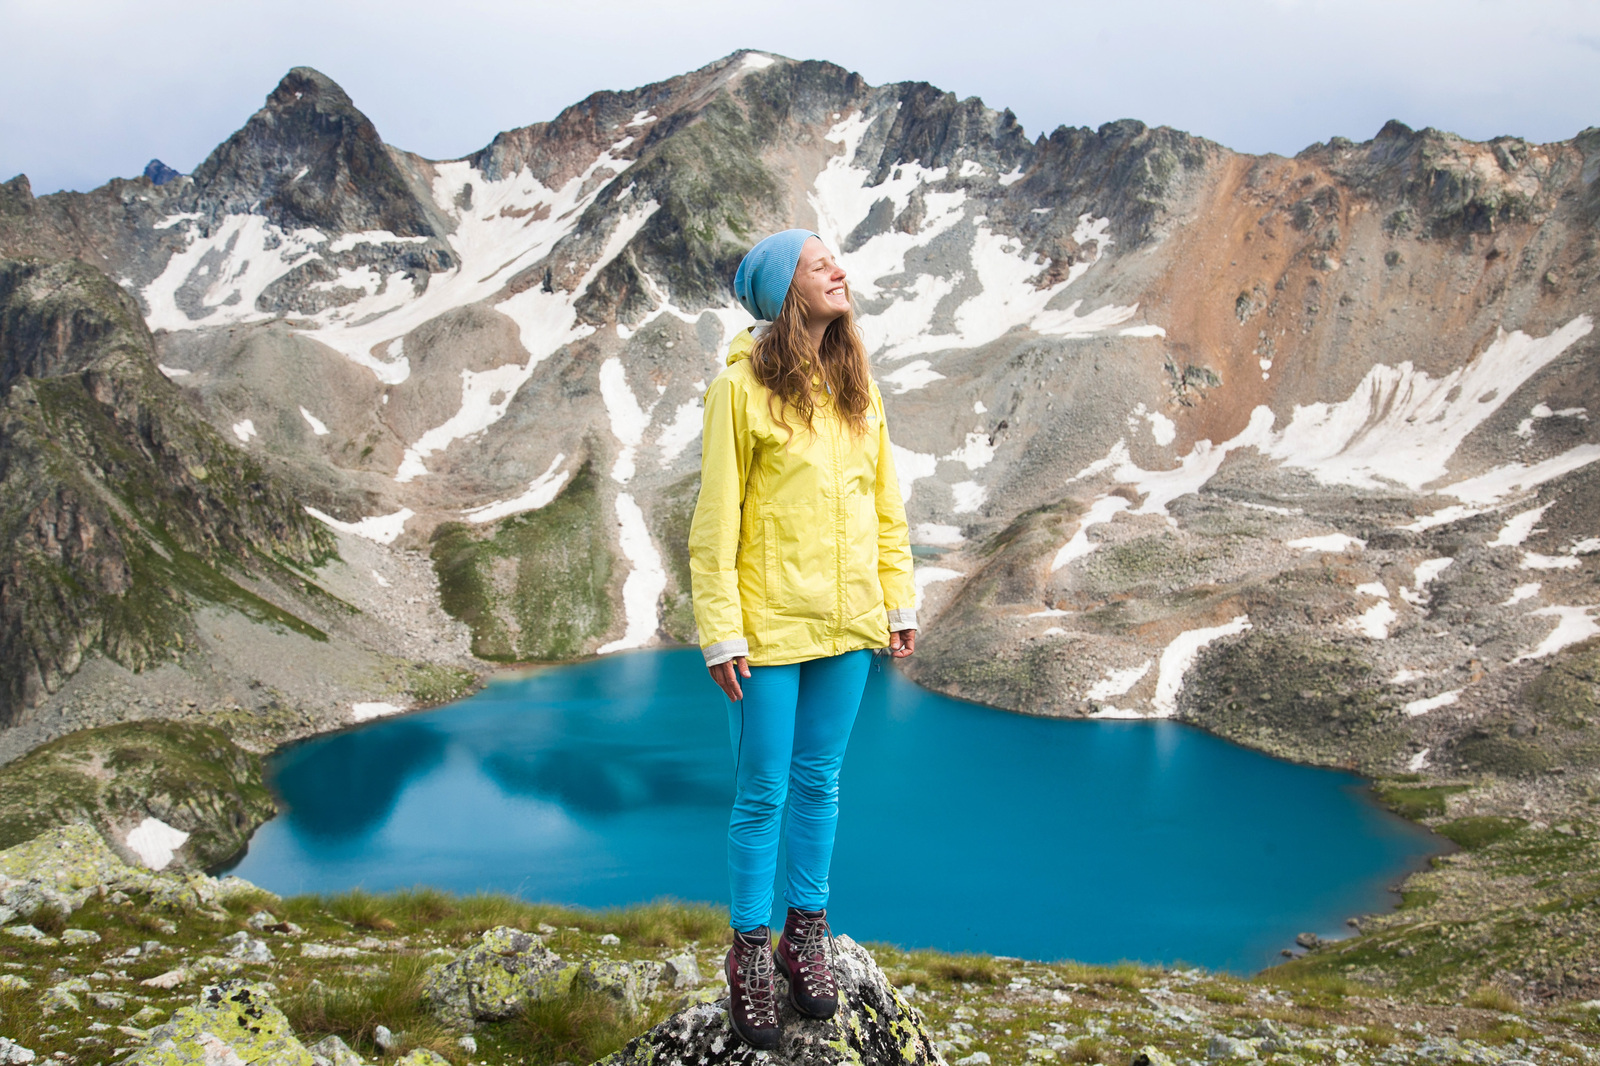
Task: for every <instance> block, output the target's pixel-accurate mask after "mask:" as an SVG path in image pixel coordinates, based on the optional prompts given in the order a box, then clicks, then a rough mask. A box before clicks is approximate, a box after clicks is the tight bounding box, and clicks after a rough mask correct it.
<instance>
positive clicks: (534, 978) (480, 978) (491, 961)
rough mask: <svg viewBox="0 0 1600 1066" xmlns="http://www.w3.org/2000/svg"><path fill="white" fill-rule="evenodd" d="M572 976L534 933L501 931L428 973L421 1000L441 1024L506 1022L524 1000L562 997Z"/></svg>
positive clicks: (574, 969) (465, 1025)
mask: <svg viewBox="0 0 1600 1066" xmlns="http://www.w3.org/2000/svg"><path fill="white" fill-rule="evenodd" d="M577 972H578V967H577V966H573V965H569V964H567V963H564V962H562V960H561V956H559V955H557V954H556V953H555V952H553V951H551V950H550V949H549V948H547V947H545V946H544V940H543V939H542V938H541V937H540V936H538V935H537V934H535V933H528V932H524V931H522V930H520V929H511V928H507V927H504V926H502V927H499V928H495V929H491V930H489V931H488V932H487V933H484V934H483V937H482V939H480V940H479V941H478V943H477V944H476V945H474V946H473V947H472V948H470V949H469V950H467V951H466V952H464V953H463V954H461V955H460V956H458V957H456V958H455V959H452V960H451V961H450V962H447V963H443V964H441V965H438V966H435V967H433V968H432V969H431V970H429V971H428V976H427V980H426V982H425V983H424V986H423V995H424V996H425V997H426V998H427V1000H428V1002H429V1003H430V1004H431V1005H432V1007H433V1010H434V1012H435V1013H436V1014H438V1015H439V1017H440V1018H441V1019H443V1020H444V1021H447V1022H450V1023H453V1024H455V1025H459V1026H462V1027H463V1028H468V1029H470V1028H471V1027H472V1026H473V1025H474V1024H476V1023H478V1022H492V1021H502V1020H504V1019H506V1018H509V1017H511V1016H513V1015H515V1014H517V1013H519V1012H520V1011H521V1010H522V1008H523V1007H524V1006H526V1005H527V1003H528V1002H529V1001H530V1000H537V999H544V998H546V997H548V996H561V995H566V993H567V990H568V989H569V988H570V987H571V986H572V980H573V976H574V975H575V974H576V973H577Z"/></svg>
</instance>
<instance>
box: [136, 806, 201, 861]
mask: <svg viewBox="0 0 1600 1066" xmlns="http://www.w3.org/2000/svg"><path fill="white" fill-rule="evenodd" d="M188 839H189V834H188V833H185V832H184V831H183V830H182V829H174V828H173V827H172V826H170V825H168V824H167V823H166V822H163V821H162V820H161V819H159V818H151V817H146V818H145V820H144V821H142V822H140V823H139V824H138V825H136V826H134V827H133V828H132V829H130V830H128V836H127V838H126V841H127V845H128V850H129V851H131V852H133V853H134V854H135V855H137V856H139V858H140V859H141V860H142V861H143V862H144V864H145V865H146V866H148V867H150V869H152V870H165V869H166V868H167V867H168V866H169V865H171V863H172V854H173V852H175V851H177V850H178V849H179V848H181V847H183V845H184V842H185V841H187V840H188Z"/></svg>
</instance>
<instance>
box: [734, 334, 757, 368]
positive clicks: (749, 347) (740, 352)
mask: <svg viewBox="0 0 1600 1066" xmlns="http://www.w3.org/2000/svg"><path fill="white" fill-rule="evenodd" d="M755 347H756V338H755V333H754V330H753V329H747V330H744V331H742V332H740V333H739V334H738V335H737V336H736V337H734V338H733V340H732V341H731V342H730V343H729V344H728V365H729V366H732V365H733V364H734V363H737V362H738V361H739V360H741V359H748V358H750V353H751V352H753V351H755Z"/></svg>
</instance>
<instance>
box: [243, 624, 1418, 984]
mask: <svg viewBox="0 0 1600 1066" xmlns="http://www.w3.org/2000/svg"><path fill="white" fill-rule="evenodd" d="M727 737H728V734H727V719H726V713H725V711H724V709H723V703H722V701H721V698H720V696H719V695H718V694H717V692H716V690H715V689H714V688H713V687H712V686H711V684H710V682H709V681H708V680H707V679H706V676H705V669H704V667H703V666H702V665H701V664H700V657H699V654H698V652H696V651H694V650H692V649H691V650H685V651H671V652H653V653H641V654H633V655H624V656H616V657H612V658H608V659H604V660H600V661H596V662H590V663H583V664H579V665H575V666H568V667H560V668H552V669H546V670H541V671H538V672H536V673H532V674H529V675H525V676H522V677H516V678H505V679H501V680H498V681H496V682H495V683H493V684H491V685H490V686H489V687H488V688H487V689H486V690H484V691H483V692H481V693H479V694H477V695H476V696H474V697H472V698H471V699H468V700H465V701H463V702H462V703H460V704H457V705H455V706H452V707H447V708H441V709H439V710H437V711H431V712H427V713H424V714H419V715H413V716H409V717H406V718H402V719H390V720H385V721H380V722H375V723H373V724H372V725H370V726H365V727H362V728H361V729H358V730H355V731H352V732H350V733H346V734H342V735H339V736H334V737H327V738H322V739H318V740H313V741H308V742H307V743H305V744H302V745H299V746H297V747H296V748H294V749H292V750H290V751H288V752H285V753H283V754H282V755H279V756H277V757H275V758H274V759H273V760H272V763H271V770H272V774H273V781H274V784H275V787H276V788H277V789H278V790H279V792H280V794H281V795H282V797H283V800H284V802H285V804H286V806H287V813H286V814H285V815H283V816H280V817H279V818H277V819H274V820H273V821H272V822H270V823H268V825H266V826H264V827H262V829H261V830H260V831H259V832H258V833H257V834H256V836H255V838H254V839H253V840H252V842H251V846H250V851H249V853H248V854H247V855H246V856H245V858H244V860H243V861H242V863H241V864H240V865H239V866H238V868H237V872H238V873H239V874H240V875H241V876H244V877H247V878H249V879H251V880H252V881H256V882H257V883H259V884H262V885H263V886H265V887H268V888H271V889H273V890H275V891H279V892H290V893H292V892H302V891H338V890H343V889H347V888H351V887H354V886H357V885H360V886H364V887H366V888H368V889H372V890H382V889H386V888H394V887H402V886H408V885H412V884H433V885H438V886H440V887H443V888H448V889H453V890H456V891H474V890H478V889H496V890H503V891H512V892H518V893H520V894H522V895H523V896H525V897H527V898H531V899H547V900H553V901H558V902H564V903H572V904H580V905H583V906H609V905H614V904H624V903H630V902H638V901H643V900H648V899H653V898H656V897H659V896H663V895H671V896H676V897H678V898H683V899H704V900H713V901H722V902H725V901H726V899H727V889H726V882H725V872H724V870H725V866H724V862H725V848H726V831H727V817H728V803H729V800H730V798H731V793H732V785H731V777H732V757H731V755H730V754H729V752H728V739H727ZM841 792H842V796H843V806H842V810H841V818H840V823H839V838H838V843H837V847H836V850H835V859H834V868H833V891H834V894H833V900H832V905H831V910H832V913H833V916H834V917H835V918H836V922H835V927H836V928H838V929H839V930H840V931H842V932H848V933H851V934H852V935H855V936H857V937H858V938H861V939H869V940H886V941H892V942H898V943H901V944H905V945H908V946H933V947H942V948H946V949H949V950H982V951H990V952H995V953H1001V954H1008V955H1023V956H1029V957H1035V958H1038V957H1044V958H1076V959H1081V960H1084V961H1089V962H1115V961H1117V960H1119V959H1124V958H1134V959H1144V960H1148V961H1158V960H1165V961H1173V960H1177V959H1182V960H1185V961H1189V962H1195V963H1200V964H1203V965H1208V966H1213V967H1219V968H1224V967H1225V968H1232V969H1236V970H1243V969H1255V968H1258V967H1260V966H1264V965H1267V964H1268V963H1270V962H1272V961H1274V959H1275V957H1276V955H1277V952H1278V949H1279V948H1281V947H1283V946H1285V945H1286V944H1288V943H1289V942H1290V940H1291V939H1292V938H1293V937H1294V935H1295V934H1296V933H1298V932H1301V931H1311V932H1316V933H1318V934H1320V935H1337V934H1338V933H1339V932H1340V931H1341V930H1342V928H1343V923H1344V919H1345V918H1346V917H1347V916H1350V915H1353V914H1359V913H1362V912H1365V911H1371V910H1375V909H1380V908H1382V907H1384V906H1386V905H1387V904H1388V902H1389V897H1388V895H1387V889H1388V887H1389V885H1391V884H1392V883H1393V882H1394V881H1395V880H1397V879H1398V877H1399V876H1400V875H1401V874H1402V873H1403V872H1404V871H1405V870H1406V869H1407V868H1408V867H1409V866H1411V865H1412V864H1414V863H1416V862H1417V861H1418V860H1419V859H1420V857H1421V856H1423V855H1425V854H1426V853H1428V852H1429V851H1430V850H1431V847H1432V838H1431V837H1429V836H1428V835H1427V834H1426V833H1424V832H1422V831H1421V830H1419V829H1417V828H1416V827H1415V826H1412V825H1409V824H1408V823H1405V822H1402V821H1400V820H1399V819H1396V818H1394V817H1393V816H1391V815H1389V814H1387V813H1386V812H1384V811H1382V810H1381V809H1379V808H1378V807H1377V806H1376V805H1375V804H1373V803H1371V802H1370V800H1369V799H1368V797H1367V796H1366V795H1365V790H1364V788H1363V787H1362V785H1361V783H1360V782H1359V781H1358V780H1357V779H1356V778H1353V777H1351V776H1350V775H1347V774H1340V773H1334V772H1330V771H1325V770H1316V769H1311V768H1307V767H1301V766H1293V765H1291V764H1288V763H1283V762H1278V761H1276V760H1273V759H1269V758H1266V757H1265V756H1262V755H1259V754H1256V753H1254V752H1250V751H1247V750H1245V749H1243V748H1239V747H1235V746H1233V745H1231V744H1227V743H1225V742H1223V741H1220V740H1218V739H1216V738H1214V737H1211V736H1207V735H1206V734H1204V733H1201V732H1199V731H1197V730H1194V729H1190V728H1187V727H1184V726H1181V725H1178V724H1175V723H1171V722H1084V721H1059V720H1051V719H1039V718H1026V717H1021V716H1017V715H1011V714H1003V713H1000V712H996V711H993V710H990V709H988V708H983V707H978V706H975V705H973V704H967V703H962V702H959V701H956V700H951V699H947V698H945V697H942V696H938V695H935V694H933V693H929V692H926V691H924V690H922V689H919V688H917V687H915V686H914V685H911V684H909V683H908V682H906V681H905V680H904V679H903V678H901V677H900V676H899V674H898V673H896V672H895V671H893V670H892V669H891V670H875V671H874V672H873V674H872V675H871V677H870V678H869V681H868V686H867V695H866V698H865V700H864V701H863V704H862V711H861V716H860V718H859V719H858V723H857V726H856V731H855V734H854V736H853V737H852V739H851V745H850V753H849V757H848V758H847V759H846V761H845V769H844V775H843V780H842V782H841ZM780 899H781V884H780Z"/></svg>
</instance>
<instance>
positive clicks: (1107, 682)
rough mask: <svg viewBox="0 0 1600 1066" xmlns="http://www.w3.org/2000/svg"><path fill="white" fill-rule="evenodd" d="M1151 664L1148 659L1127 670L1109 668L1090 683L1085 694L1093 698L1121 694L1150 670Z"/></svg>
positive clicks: (1106, 697)
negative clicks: (1103, 674)
mask: <svg viewBox="0 0 1600 1066" xmlns="http://www.w3.org/2000/svg"><path fill="white" fill-rule="evenodd" d="M1151 665H1152V664H1151V661H1150V660H1149V659H1146V660H1145V661H1144V662H1143V663H1141V664H1139V665H1138V666H1130V667H1128V668H1127V669H1126V670H1118V669H1115V668H1108V669H1107V670H1106V676H1105V677H1103V678H1101V679H1100V680H1099V681H1096V682H1095V683H1094V684H1092V685H1090V686H1089V691H1088V692H1086V693H1084V696H1085V698H1087V699H1091V700H1108V699H1110V698H1111V697H1112V696H1121V695H1123V694H1124V693H1126V692H1127V691H1128V690H1129V689H1130V688H1132V687H1133V686H1134V685H1136V684H1138V683H1139V681H1140V680H1141V679H1142V678H1143V677H1144V675H1146V674H1148V673H1149V672H1150V667H1151Z"/></svg>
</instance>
